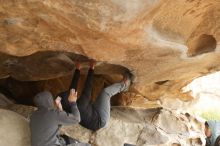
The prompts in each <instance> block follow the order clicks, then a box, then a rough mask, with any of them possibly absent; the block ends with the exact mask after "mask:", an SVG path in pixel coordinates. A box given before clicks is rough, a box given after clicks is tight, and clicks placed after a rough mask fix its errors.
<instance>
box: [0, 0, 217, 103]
mask: <svg viewBox="0 0 220 146" xmlns="http://www.w3.org/2000/svg"><path fill="white" fill-rule="evenodd" d="M218 5H219V2H218V1H217V0H212V1H205V0H201V1H198V2H197V1H189V0H185V1H171V0H168V1H167V0H166V1H165V0H160V1H159V0H148V1H143V0H135V1H132V2H122V1H102V2H100V1H96V0H94V1H87V0H84V1H78V0H75V1H56V2H54V1H51V0H47V1H36V0H35V1H25V0H22V1H12V0H9V1H5V2H4V3H2V5H1V6H0V16H1V17H0V18H1V21H0V31H1V40H0V44H1V48H0V51H1V65H0V66H1V74H0V77H1V78H6V77H8V76H12V77H14V78H16V79H21V80H22V79H26V80H30V81H31V80H42V79H51V78H57V77H60V76H64V75H66V74H68V73H70V71H71V66H72V63H71V59H68V57H65V55H66V54H69V53H70V54H72V56H74V54H79V55H82V56H83V57H86V58H91V59H94V60H97V61H100V62H107V63H108V64H115V65H119V66H123V67H125V68H127V69H130V70H133V71H134V73H135V75H136V77H137V81H136V83H135V84H134V88H135V90H136V91H137V92H138V93H139V94H141V95H143V96H144V97H146V98H148V99H151V100H154V99H158V98H159V97H162V96H165V95H166V96H174V97H177V98H181V99H184V100H189V99H190V97H189V96H188V95H185V94H181V93H180V91H181V88H182V87H183V86H185V85H186V84H187V83H189V82H190V81H191V80H192V79H193V78H195V77H198V76H201V75H204V74H207V73H210V72H213V71H217V70H219V67H220V63H219V62H218V58H219V56H220V55H219V53H218V41H219V39H220V34H219V29H218V24H219V23H217V22H218V21H220V18H219V8H218ZM149 29H150V30H151V29H153V30H151V31H149ZM152 31H153V32H152ZM154 33H157V35H156V37H155V35H154ZM204 35H205V37H201V36H204ZM157 36H159V38H158V37H157ZM207 36H211V39H210V37H207ZM204 38H205V39H204ZM205 41H208V42H211V43H208V45H207V46H206V44H207V43H205V44H204V45H202V46H201V45H200V44H202V43H203V42H205ZM203 46H205V47H203ZM203 48H204V50H203ZM48 52H49V53H48ZM60 52H61V53H60ZM207 52H208V53H207ZM37 54H40V55H37ZM43 54H45V55H43ZM50 54H58V55H55V57H54V59H51V56H50ZM34 56H35V57H34ZM36 56H37V57H36ZM60 56H61V57H60ZM67 56H68V55H67ZM70 56H71V55H70ZM32 57H33V58H32ZM70 58H71V57H70ZM18 60H19V61H18ZM24 60H26V61H24ZM48 60H49V61H51V62H52V64H51V63H48ZM56 60H58V63H56ZM38 61H39V62H38ZM63 64H65V65H63ZM17 66H19V68H18V67H17ZM35 66H36V67H35ZM38 67H42V68H44V69H38ZM9 68H10V69H9ZM33 68H35V69H33ZM47 69H48V70H47ZM60 70H62V72H60ZM19 72H20V73H19ZM165 81H166V82H165ZM158 83H159V84H158Z"/></svg>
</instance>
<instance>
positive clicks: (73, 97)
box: [68, 89, 77, 102]
mask: <svg viewBox="0 0 220 146" xmlns="http://www.w3.org/2000/svg"><path fill="white" fill-rule="evenodd" d="M68 100H69V102H76V100H77V92H76V91H75V89H70V94H69V97H68Z"/></svg>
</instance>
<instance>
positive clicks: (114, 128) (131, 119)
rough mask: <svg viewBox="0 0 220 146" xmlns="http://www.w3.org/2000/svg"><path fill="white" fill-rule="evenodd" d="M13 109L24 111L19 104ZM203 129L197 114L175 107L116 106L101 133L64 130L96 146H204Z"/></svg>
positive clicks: (75, 129)
mask: <svg viewBox="0 0 220 146" xmlns="http://www.w3.org/2000/svg"><path fill="white" fill-rule="evenodd" d="M15 107H16V106H15ZM20 108H21V109H23V110H24V109H25V108H26V109H27V110H26V113H28V112H32V111H33V110H30V109H33V108H32V107H28V106H20ZM11 109H13V108H11ZM13 110H14V111H20V110H19V105H17V107H16V108H15V109H13ZM24 116H26V114H25V115H24ZM203 128H204V126H203V124H202V123H201V122H200V121H199V120H197V119H196V118H195V117H193V116H191V115H189V114H184V113H180V112H177V111H174V110H165V109H161V108H154V109H143V108H128V107H112V110H111V119H110V121H109V123H108V126H107V127H105V128H103V129H100V130H98V131H97V132H92V131H90V130H88V129H85V128H83V127H82V126H80V125H73V126H65V127H62V129H61V131H62V133H65V134H67V135H69V136H71V137H74V138H77V139H79V140H80V141H83V142H89V143H91V144H92V145H93V146H103V145H105V146H122V145H123V144H124V143H130V144H135V145H137V146H170V145H172V144H174V145H175V144H176V145H177V144H180V145H181V146H193V145H198V146H199V145H200V146H202V145H203V144H204V133H203Z"/></svg>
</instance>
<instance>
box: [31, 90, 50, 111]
mask: <svg viewBox="0 0 220 146" xmlns="http://www.w3.org/2000/svg"><path fill="white" fill-rule="evenodd" d="M34 104H35V105H36V106H37V107H38V108H40V107H44V108H54V101H53V95H52V94H51V93H50V92H49V91H43V92H40V93H38V94H37V95H36V96H35V97H34Z"/></svg>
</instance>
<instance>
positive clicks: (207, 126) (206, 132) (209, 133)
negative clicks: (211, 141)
mask: <svg viewBox="0 0 220 146" xmlns="http://www.w3.org/2000/svg"><path fill="white" fill-rule="evenodd" d="M205 135H206V137H208V138H210V137H211V136H212V131H211V129H210V128H209V124H208V123H207V122H205Z"/></svg>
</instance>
